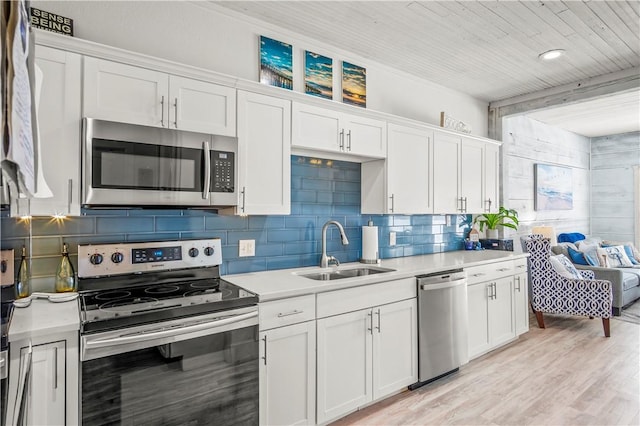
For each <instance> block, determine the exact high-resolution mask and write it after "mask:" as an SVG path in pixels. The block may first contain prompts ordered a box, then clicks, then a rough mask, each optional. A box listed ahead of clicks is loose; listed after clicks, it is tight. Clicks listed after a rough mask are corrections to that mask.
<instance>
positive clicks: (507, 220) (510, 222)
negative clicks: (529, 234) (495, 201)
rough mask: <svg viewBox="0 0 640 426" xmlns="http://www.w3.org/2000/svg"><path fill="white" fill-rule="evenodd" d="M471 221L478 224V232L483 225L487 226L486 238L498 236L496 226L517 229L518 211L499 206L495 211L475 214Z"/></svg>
mask: <svg viewBox="0 0 640 426" xmlns="http://www.w3.org/2000/svg"><path fill="white" fill-rule="evenodd" d="M473 223H474V224H475V223H479V224H480V232H482V231H483V230H484V227H485V226H486V227H487V234H486V235H487V238H498V226H506V227H507V228H511V229H518V223H519V222H518V212H517V211H515V210H513V209H505V208H504V207H502V206H500V209H499V210H498V212H497V213H482V214H481V215H479V216H476V218H475V219H474V220H473Z"/></svg>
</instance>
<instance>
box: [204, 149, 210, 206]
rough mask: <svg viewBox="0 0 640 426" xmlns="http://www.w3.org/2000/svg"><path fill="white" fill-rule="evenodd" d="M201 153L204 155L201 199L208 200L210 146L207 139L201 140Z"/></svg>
mask: <svg viewBox="0 0 640 426" xmlns="http://www.w3.org/2000/svg"><path fill="white" fill-rule="evenodd" d="M202 154H203V155H204V182H203V185H202V199H203V200H208V199H209V193H210V192H211V147H210V146H209V141H203V142H202Z"/></svg>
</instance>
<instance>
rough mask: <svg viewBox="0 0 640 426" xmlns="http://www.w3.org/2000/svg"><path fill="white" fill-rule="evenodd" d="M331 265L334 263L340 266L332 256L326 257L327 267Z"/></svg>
mask: <svg viewBox="0 0 640 426" xmlns="http://www.w3.org/2000/svg"><path fill="white" fill-rule="evenodd" d="M331 263H335V264H336V266H340V261H339V260H338V259H336V258H335V257H334V256H329V257H327V266H329V265H331Z"/></svg>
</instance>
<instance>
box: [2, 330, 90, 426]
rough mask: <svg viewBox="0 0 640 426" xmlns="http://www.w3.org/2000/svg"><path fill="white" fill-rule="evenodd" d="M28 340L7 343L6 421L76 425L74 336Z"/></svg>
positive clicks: (8, 422) (76, 375)
mask: <svg viewBox="0 0 640 426" xmlns="http://www.w3.org/2000/svg"><path fill="white" fill-rule="evenodd" d="M53 337H62V336H53ZM29 343H30V342H29V341H28V340H26V341H18V342H11V344H10V345H11V346H10V361H9V362H10V364H9V389H8V391H7V392H8V395H7V396H8V398H7V414H6V416H7V417H6V424H17V422H18V418H19V416H20V415H21V414H20V413H23V414H22V415H23V416H24V419H25V421H24V423H23V424H26V425H45V424H46V425H65V424H78V365H79V361H78V344H77V336H76V335H74V336H73V337H72V336H71V335H70V336H69V338H66V339H65V338H64V337H63V338H62V339H60V340H55V339H51V341H47V342H44V341H41V340H34V341H32V342H31V346H30V345H29ZM30 350H31V353H30V354H29V351H30ZM29 355H30V356H29ZM23 389H26V390H25V391H23ZM23 394H24V395H26V398H20V396H21V395H23Z"/></svg>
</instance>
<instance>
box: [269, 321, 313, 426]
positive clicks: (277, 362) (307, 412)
mask: <svg viewBox="0 0 640 426" xmlns="http://www.w3.org/2000/svg"><path fill="white" fill-rule="evenodd" d="M260 344H261V349H260V352H261V353H260V424H262V425H312V424H315V402H316V398H315V396H316V392H315V390H316V380H315V379H316V350H315V349H316V323H315V321H308V322H304V323H301V324H295V325H289V326H286V327H279V328H275V329H272V330H268V331H263V332H261V333H260Z"/></svg>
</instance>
